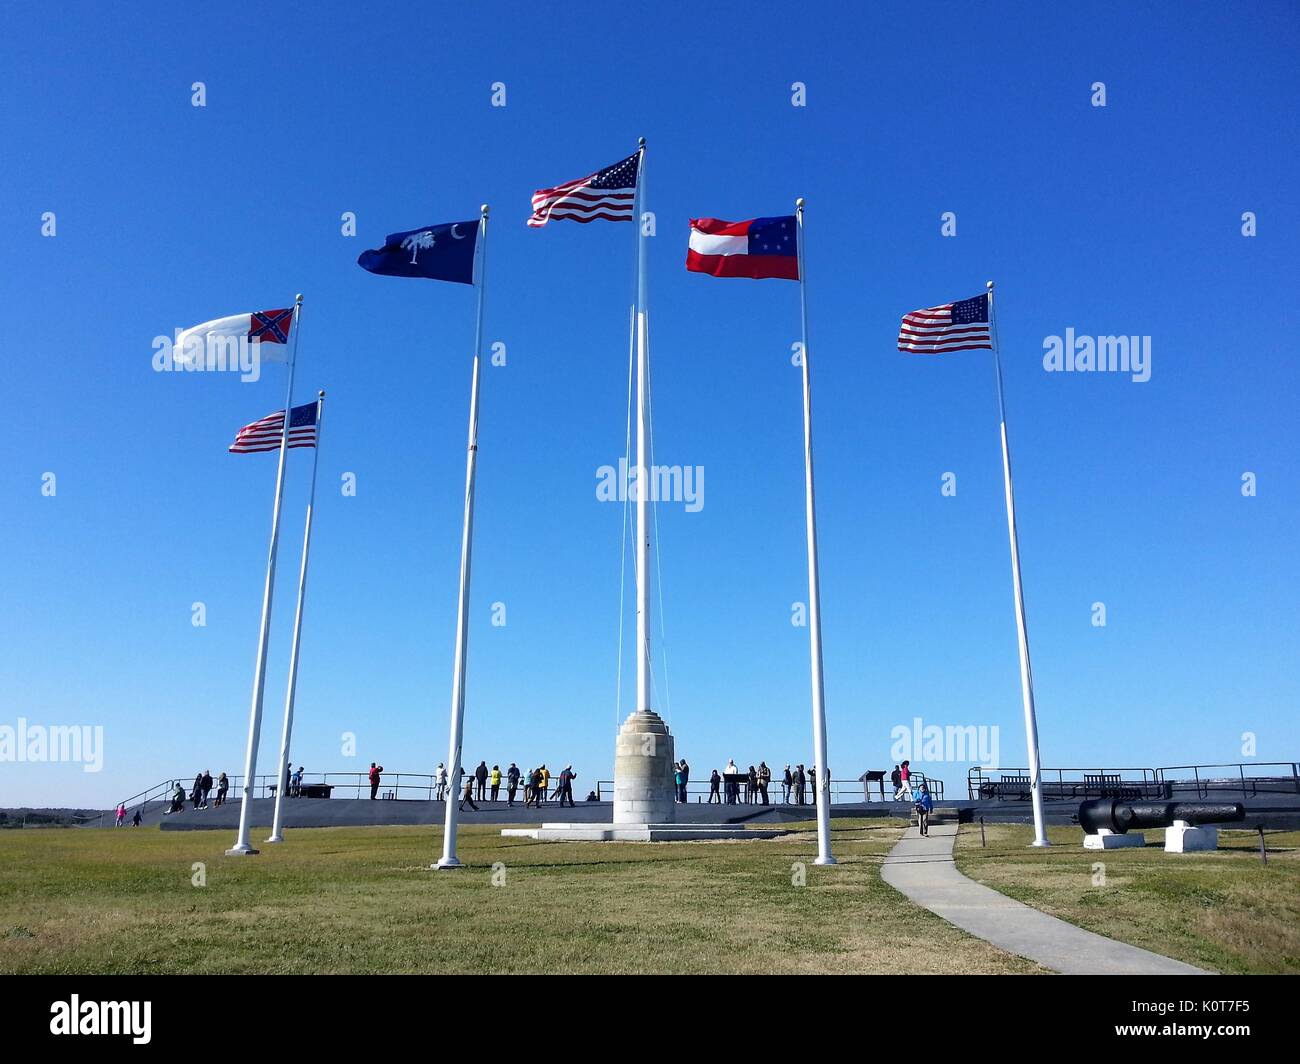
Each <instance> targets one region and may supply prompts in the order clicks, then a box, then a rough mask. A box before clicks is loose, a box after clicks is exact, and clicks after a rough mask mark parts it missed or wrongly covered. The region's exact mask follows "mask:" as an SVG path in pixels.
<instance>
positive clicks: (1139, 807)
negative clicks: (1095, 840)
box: [1079, 798, 1246, 835]
mask: <svg viewBox="0 0 1300 1064" xmlns="http://www.w3.org/2000/svg"><path fill="white" fill-rule="evenodd" d="M1245 819H1246V808H1245V806H1243V805H1242V804H1241V803H1240V802H1121V801H1119V800H1117V799H1115V798H1095V799H1092V800H1091V801H1087V802H1083V803H1081V804H1080V806H1079V826H1080V827H1081V828H1083V830H1084V831H1085V832H1086V833H1087V834H1089V835H1095V834H1097V832H1098V830H1100V829H1101V828H1105V829H1106V830H1108V831H1113V832H1115V834H1117V835H1123V834H1124V833H1125V832H1126V831H1128V830H1129V828H1138V829H1142V828H1167V827H1172V826H1173V823H1174V821H1175V820H1182V821H1185V822H1186V823H1188V824H1222V823H1226V822H1228V821H1233V820H1245Z"/></svg>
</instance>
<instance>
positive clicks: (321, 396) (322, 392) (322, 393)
mask: <svg viewBox="0 0 1300 1064" xmlns="http://www.w3.org/2000/svg"><path fill="white" fill-rule="evenodd" d="M316 398H317V399H324V398H325V389H324V388H322V389H321V390H320V391H318V392H317V393H316Z"/></svg>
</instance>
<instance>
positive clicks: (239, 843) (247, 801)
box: [226, 293, 302, 857]
mask: <svg viewBox="0 0 1300 1064" xmlns="http://www.w3.org/2000/svg"><path fill="white" fill-rule="evenodd" d="M292 327H293V340H292V342H291V343H290V345H289V373H288V376H289V382H288V384H287V385H286V387H285V394H284V426H283V428H282V429H281V430H280V463H279V466H278V468H277V469H276V473H275V508H274V510H273V511H272V516H271V547H270V550H269V551H268V552H267V557H266V587H265V589H264V590H263V592H262V626H261V630H260V632H259V634H258V641H257V664H256V665H254V667H253V702H252V706H251V707H250V709H249V712H248V752H247V755H246V756H245V758H244V789H243V798H242V800H241V801H240V803H239V837H238V838H236V839H235V845H234V846H232V847H231V848H230V849H229V850H227V851H226V856H227V857H246V856H252V855H253V854H255V853H257V852H258V851H257V850H255V849H253V847H252V846H250V845H249V842H248V826H249V825H248V819H249V809H250V807H251V806H252V804H253V780H254V776H255V774H256V772H257V743H258V739H259V738H260V737H261V733H262V695H263V693H264V692H265V690H266V652H267V648H268V646H269V645H270V642H271V599H272V598H273V597H274V594H275V551H276V547H277V546H278V544H279V542H280V501H281V499H283V497H284V464H285V459H286V458H287V457H288V455H289V411H291V410H292V409H293V373H294V370H295V369H297V368H298V337H299V334H300V333H301V331H302V293H299V294H298V295H297V296H295V297H294V301H293V323H292Z"/></svg>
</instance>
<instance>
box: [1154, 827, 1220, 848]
mask: <svg viewBox="0 0 1300 1064" xmlns="http://www.w3.org/2000/svg"><path fill="white" fill-rule="evenodd" d="M1218 848H1219V829H1218V828H1201V827H1193V826H1192V825H1191V824H1189V823H1187V821H1185V820H1175V821H1174V826H1173V827H1171V828H1165V853H1196V852H1198V851H1201V850H1217V849H1218Z"/></svg>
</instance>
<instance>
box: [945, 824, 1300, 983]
mask: <svg viewBox="0 0 1300 1064" xmlns="http://www.w3.org/2000/svg"><path fill="white" fill-rule="evenodd" d="M985 830H986V831H987V833H988V848H987V849H981V848H980V834H979V825H973V826H972V825H967V826H963V828H962V830H961V834H960V835H959V836H958V840H957V867H958V868H959V869H961V871H963V872H964V873H966V875H968V876H970V877H971V878H972V879H977V880H979V881H980V882H981V883H986V884H987V885H988V886H990V887H993V888H994V889H996V890H1000V891H1001V892H1002V893H1004V894H1008V895H1010V896H1011V897H1013V898H1018V899H1019V900H1020V901H1023V902H1025V903H1026V904H1027V905H1032V906H1033V907H1034V908H1035V909H1041V910H1043V911H1044V912H1048V913H1051V914H1052V915H1053V916H1059V917H1060V918H1061V919H1063V920H1068V921H1069V922H1070V923H1072V924H1078V925H1079V926H1080V927H1086V928H1087V929H1088V930H1090V931H1096V932H1097V933H1098V934H1103V935H1107V936H1109V937H1110V938H1115V939H1119V940H1120V941H1122V942H1129V943H1132V944H1133V945H1135V946H1142V947H1144V948H1146V949H1150V950H1154V951H1155V952H1157V953H1163V954H1165V955H1166V956H1169V957H1176V958H1178V959H1179V960H1182V961H1187V962H1188V963H1189V964H1195V965H1197V966H1198V967H1202V968H1209V969H1212V970H1214V971H1219V972H1272V973H1278V972H1300V832H1289V833H1284V834H1270V835H1268V836H1266V838H1267V840H1268V848H1269V854H1268V865H1267V866H1265V865H1262V864H1261V863H1260V860H1259V836H1258V835H1255V834H1253V833H1250V832H1245V831H1223V830H1221V831H1220V832H1219V844H1220V846H1221V847H1222V849H1220V850H1219V851H1218V852H1217V853H1197V854H1176V853H1165V852H1164V832H1162V831H1151V832H1148V833H1147V840H1148V841H1147V845H1146V847H1145V848H1144V849H1136V848H1135V849H1124V850H1106V851H1098V850H1085V849H1084V848H1083V844H1082V843H1083V836H1082V834H1081V833H1080V831H1079V829H1078V828H1049V829H1048V831H1047V835H1048V839H1049V840H1050V841H1051V842H1052V844H1053V846H1052V849H1050V850H1046V851H1044V850H1034V849H1032V848H1031V847H1030V846H1029V843H1030V841H1032V839H1033V832H1032V830H1031V829H1030V828H1029V827H1028V826H1023V825H1018V824H1015V825H1012V824H996V825H995V824H990V825H988V826H987V827H986V829H985ZM1275 848H1276V852H1275ZM1095 863H1102V864H1104V865H1105V885H1094V883H1093V877H1094V870H1093V865H1094V864H1095Z"/></svg>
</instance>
